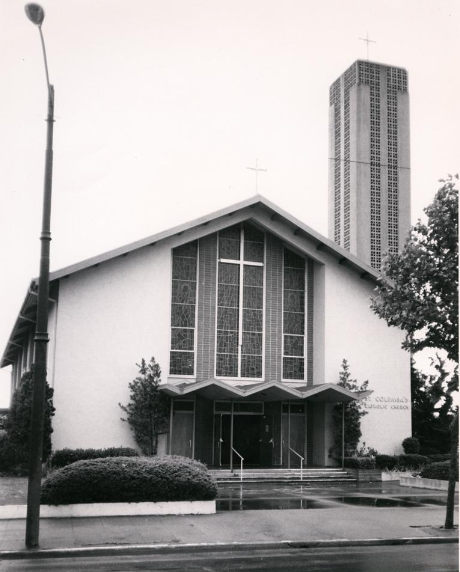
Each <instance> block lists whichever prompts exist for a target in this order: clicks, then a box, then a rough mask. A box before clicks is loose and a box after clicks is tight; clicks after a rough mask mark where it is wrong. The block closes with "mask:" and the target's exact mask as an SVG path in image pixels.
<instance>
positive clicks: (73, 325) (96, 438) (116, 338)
mask: <svg viewBox="0 0 460 572" xmlns="http://www.w3.org/2000/svg"><path fill="white" fill-rule="evenodd" d="M248 219H251V220H253V221H255V222H256V223H257V224H258V225H260V227H261V228H263V229H265V231H266V233H272V234H273V235H274V236H276V237H277V240H279V241H281V242H282V244H284V245H285V246H287V247H289V248H292V249H294V250H295V251H296V252H298V253H300V254H301V255H304V256H305V257H308V259H309V260H310V261H313V267H314V272H313V276H314V279H313V314H312V321H313V328H312V337H313V358H312V360H313V361H312V363H313V379H312V382H313V385H320V384H336V383H337V382H338V381H339V372H340V370H341V365H342V361H343V360H344V359H346V360H347V361H348V364H349V366H350V372H351V375H352V377H353V378H354V379H357V380H358V382H363V381H365V380H369V390H370V391H372V394H371V396H370V397H369V398H368V400H367V401H366V408H367V411H368V415H366V416H365V417H364V418H363V420H362V431H363V438H362V441H365V442H366V445H367V446H369V447H373V448H375V449H377V450H378V451H379V452H380V453H386V454H395V453H398V452H400V447H401V442H402V440H403V439H404V438H406V437H408V436H410V435H411V421H410V419H411V417H410V413H411V411H410V356H409V354H408V353H407V352H405V351H403V350H402V349H401V342H402V339H403V333H402V332H401V331H399V330H397V329H395V328H389V327H388V326H387V325H386V322H384V321H382V320H380V319H379V318H377V316H376V315H375V314H373V312H372V310H371V309H370V297H371V295H372V294H373V290H374V288H375V278H376V272H375V271H373V270H372V269H370V268H369V267H367V266H366V265H363V264H362V263H360V262H359V261H358V260H357V259H356V258H355V257H353V256H352V255H350V254H349V253H347V252H346V251H343V250H342V249H341V248H340V247H338V246H336V245H334V244H333V243H331V242H329V241H328V240H327V239H325V238H324V237H321V235H318V234H317V233H315V232H314V231H312V230H311V229H309V228H308V227H305V226H304V225H302V223H300V222H299V221H297V220H296V219H293V217H290V216H289V215H287V213H284V212H283V211H281V210H280V209H277V208H275V207H274V206H273V205H271V203H268V201H265V199H264V200H262V199H261V198H260V197H257V198H255V199H253V200H252V203H251V204H249V205H245V206H244V207H241V208H234V209H231V208H230V209H228V212H227V211H226V212H225V213H223V214H222V213H220V214H219V215H210V216H209V217H208V218H207V219H206V220H204V221H203V220H200V221H198V223H191V224H190V225H187V226H185V227H184V228H181V229H180V230H179V231H177V229H176V230H174V231H171V233H169V234H168V233H166V235H165V236H160V237H159V238H158V237H155V239H152V240H150V241H149V240H146V241H144V242H142V241H141V243H139V244H137V245H135V246H134V247H126V248H123V249H120V250H119V251H117V252H116V253H115V254H111V253H109V254H108V255H101V256H100V257H96V259H93V260H92V261H89V262H88V263H82V264H81V265H76V266H75V267H71V268H70V269H69V270H68V271H66V270H64V271H58V272H57V273H55V274H54V277H53V276H52V279H53V280H54V284H55V286H58V288H55V289H56V290H58V296H57V302H52V303H51V304H50V316H49V333H50V344H49V351H48V380H49V382H50V384H51V385H52V386H53V387H54V390H55V393H54V405H55V408H56V414H55V417H54V418H53V428H54V433H53V436H52V441H53V448H54V449H62V448H65V447H68V448H89V447H92V448H105V447H120V446H131V447H135V446H136V445H135V442H134V439H133V435H132V432H131V430H130V427H129V425H128V424H127V423H124V422H122V421H121V417H123V416H124V413H123V411H122V410H121V409H120V407H119V403H122V404H127V403H128V401H129V393H130V392H129V387H128V385H129V383H130V382H131V381H132V380H133V379H134V378H135V377H136V376H137V374H138V368H137V366H136V363H139V361H140V360H141V358H144V359H145V360H146V361H149V360H150V358H151V357H152V356H153V357H155V359H156V361H157V363H159V364H160V366H161V368H162V372H163V375H162V380H163V382H167V383H169V384H181V383H193V382H194V379H181V378H180V376H175V377H172V376H168V372H169V355H170V329H171V296H172V286H171V282H172V249H173V248H175V247H176V246H180V245H182V244H185V243H187V242H190V241H192V240H196V239H199V238H201V237H206V236H208V235H211V234H212V233H216V232H217V231H218V230H219V229H222V228H225V227H226V226H230V225H232V224H233V225H234V224H235V223H239V222H241V221H245V220H248ZM215 264H217V258H216V260H215ZM197 284H198V289H200V288H201V287H203V283H202V280H201V278H200V279H199V280H198V282H197ZM24 307H26V306H24ZM212 327H213V328H215V322H213V323H212ZM197 335H200V332H198V334H197ZM281 335H282V330H281ZM6 355H8V354H6ZM280 358H281V356H280ZM263 381H264V382H268V381H273V379H264V380H263ZM229 383H233V384H235V385H237V384H238V381H237V380H236V381H235V380H233V381H229ZM259 383H260V382H259ZM305 383H306V382H305V381H303V382H302V381H298V382H295V383H292V382H291V383H290V385H291V386H297V387H300V386H301V385H305ZM309 383H311V382H309ZM296 384H297V385H296ZM240 385H241V384H240ZM244 385H245V387H248V386H250V385H251V382H249V381H247V380H246V381H245V382H244ZM288 385H289V383H288ZM278 399H279V400H282V399H285V398H284V397H283V398H281V397H279V398H278ZM315 406H316V411H315V415H314V424H313V430H314V434H313V462H314V463H315V464H318V465H332V464H334V460H333V459H332V457H331V447H332V432H331V411H332V407H333V404H331V403H330V402H323V403H315ZM209 427H211V428H212V424H211V425H210V426H209ZM209 427H208V429H207V430H208V431H209ZM160 448H161V451H164V452H166V451H167V450H168V444H167V442H166V439H162V441H161V445H160Z"/></svg>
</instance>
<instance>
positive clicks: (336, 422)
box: [332, 359, 369, 456]
mask: <svg viewBox="0 0 460 572" xmlns="http://www.w3.org/2000/svg"><path fill="white" fill-rule="evenodd" d="M337 385H340V387H344V388H345V389H349V390H350V391H353V392H355V393H356V392H361V391H367V388H368V385H369V382H368V381H365V382H363V383H362V384H361V385H359V384H358V382H357V380H356V379H352V377H351V373H350V366H349V365H348V362H347V360H346V359H344V360H343V362H342V370H341V371H340V373H339V382H338V383H337ZM367 413H368V412H367V411H365V410H364V406H363V403H362V401H360V400H359V401H347V402H345V403H344V406H342V404H341V403H340V404H338V405H335V406H334V409H333V410H332V423H333V436H334V449H335V451H336V454H337V453H338V451H342V414H343V415H344V425H345V437H344V442H345V456H350V455H352V454H354V453H356V450H357V447H358V443H359V440H360V439H361V435H362V433H361V418H362V417H363V416H364V415H367Z"/></svg>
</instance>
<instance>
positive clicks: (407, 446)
mask: <svg viewBox="0 0 460 572" xmlns="http://www.w3.org/2000/svg"><path fill="white" fill-rule="evenodd" d="M402 447H403V449H404V453H406V454H407V455H418V454H419V453H420V441H419V440H418V439H417V437H407V438H406V439H404V441H403V442H402Z"/></svg>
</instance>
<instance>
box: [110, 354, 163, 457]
mask: <svg viewBox="0 0 460 572" xmlns="http://www.w3.org/2000/svg"><path fill="white" fill-rule="evenodd" d="M136 365H137V367H138V368H139V373H140V375H139V376H138V377H136V379H134V380H133V381H132V382H131V383H130V384H129V389H130V390H131V401H130V403H128V405H121V404H119V405H120V407H121V409H123V411H124V412H125V413H126V414H127V419H123V418H122V421H127V422H128V423H129V424H130V426H131V429H132V430H133V431H134V438H135V440H136V443H137V444H138V445H139V447H140V448H141V451H142V452H143V453H144V455H156V454H157V452H158V437H159V435H161V434H164V433H168V431H169V413H170V399H169V397H167V396H166V395H165V394H164V393H161V391H160V390H159V384H160V382H161V370H160V366H159V365H158V364H157V363H156V361H155V359H154V358H153V357H152V358H151V360H150V363H149V364H147V363H146V362H145V360H144V359H142V361H141V363H140V365H139V364H136Z"/></svg>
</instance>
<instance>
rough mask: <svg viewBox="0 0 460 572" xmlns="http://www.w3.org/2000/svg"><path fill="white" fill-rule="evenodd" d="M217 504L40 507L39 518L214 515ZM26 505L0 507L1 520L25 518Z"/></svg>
mask: <svg viewBox="0 0 460 572" xmlns="http://www.w3.org/2000/svg"><path fill="white" fill-rule="evenodd" d="M215 513H216V501H215V500H213V501H177V502H138V503H135V502H132V503H128V502H120V503H116V502H114V503H94V504H62V505H57V506H52V505H41V507H40V518H70V517H72V518H81V517H94V516H96V517H97V516H164V515H168V514H169V515H185V514H215ZM26 514H27V505H25V504H17V505H7V506H0V520H10V519H11V520H13V519H20V518H26Z"/></svg>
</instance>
